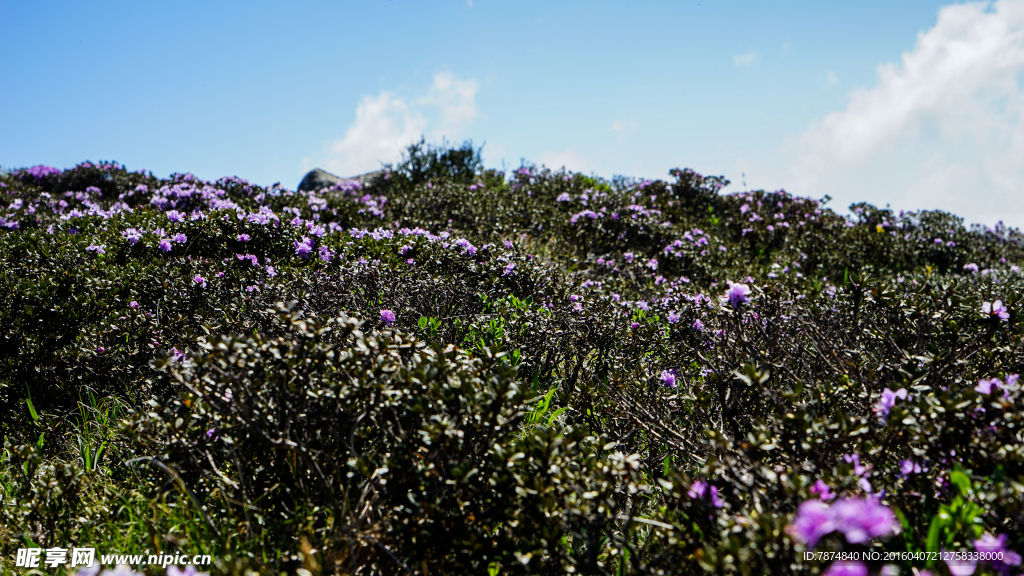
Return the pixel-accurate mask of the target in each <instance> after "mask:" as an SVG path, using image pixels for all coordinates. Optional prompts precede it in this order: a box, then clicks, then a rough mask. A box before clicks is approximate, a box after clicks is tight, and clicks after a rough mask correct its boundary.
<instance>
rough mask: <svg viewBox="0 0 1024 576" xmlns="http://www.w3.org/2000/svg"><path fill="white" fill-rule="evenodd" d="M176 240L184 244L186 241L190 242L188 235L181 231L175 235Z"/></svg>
mask: <svg viewBox="0 0 1024 576" xmlns="http://www.w3.org/2000/svg"><path fill="white" fill-rule="evenodd" d="M174 241H175V242H177V243H178V244H184V243H185V242H188V237H186V236H185V235H184V234H182V233H180V232H179V233H177V234H175V235H174Z"/></svg>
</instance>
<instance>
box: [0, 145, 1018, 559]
mask: <svg viewBox="0 0 1024 576" xmlns="http://www.w3.org/2000/svg"><path fill="white" fill-rule="evenodd" d="M670 176H671V177H672V178H673V180H674V181H672V182H663V181H653V182H652V181H647V180H644V181H634V180H629V179H625V178H618V179H616V180H614V181H611V182H607V181H603V180H600V179H596V178H592V177H587V176H583V175H580V174H570V173H564V172H560V173H553V172H551V171H549V170H545V169H537V168H536V167H532V166H523V167H520V168H519V169H518V170H516V171H515V172H513V173H512V174H511V175H509V176H506V175H505V174H502V173H501V172H498V171H494V170H487V169H484V168H483V167H482V164H481V162H480V159H479V151H478V150H474V149H473V148H472V146H471V145H469V144H467V145H464V146H462V147H461V148H450V149H449V148H444V147H441V148H434V147H430V146H427V145H425V144H424V143H422V142H421V143H420V144H418V145H416V146H414V147H412V148H410V150H409V153H408V155H407V157H406V159H405V161H404V162H403V163H401V164H399V165H396V166H389V167H387V169H386V170H384V171H382V172H381V173H380V174H379V175H378V176H377V177H376V178H374V179H373V180H372V181H370V182H368V183H366V184H365V185H361V184H358V183H354V182H342V183H340V184H338V185H337V186H335V187H333V188H331V189H324V190H319V191H312V192H302V193H296V192H292V191H290V190H286V189H283V188H280V187H278V186H275V187H270V188H264V187H259V186H254V185H251V184H249V183H247V182H245V181H244V180H240V179H237V178H224V179H221V180H219V181H217V182H202V181H199V180H197V179H195V178H194V177H192V176H190V175H188V174H183V175H173V176H172V177H171V178H170V179H167V180H160V179H157V178H154V177H152V176H151V175H148V174H144V173H131V172H128V171H126V170H124V169H123V168H121V167H120V166H118V165H116V164H113V163H100V164H98V165H93V164H91V163H86V164H83V165H80V166H78V167H76V168H74V169H71V170H66V171H60V170H55V169H48V168H45V167H35V168H31V169H26V170H21V171H16V172H14V173H11V174H6V175H3V176H0V185H2V186H0V191H2V194H3V195H2V197H0V198H2V199H0V226H2V228H0V299H2V305H0V326H2V328H0V333H2V335H3V336H2V338H3V340H2V342H0V404H2V408H3V409H2V411H0V415H2V416H0V426H2V427H3V434H4V435H5V440H6V442H5V449H4V452H3V470H2V472H0V495H2V497H3V502H2V505H0V542H2V546H3V550H2V555H3V557H4V558H13V550H14V549H16V548H18V547H23V546H25V545H29V544H38V545H39V546H43V547H49V546H71V545H76V544H92V545H96V546H97V548H99V549H100V550H107V551H109V552H111V553H113V552H117V551H121V552H124V553H136V552H142V551H143V550H154V551H156V550H160V551H171V552H176V551H180V552H184V553H189V554H193V553H196V552H197V551H203V552H204V553H210V554H213V555H215V556H217V557H219V558H220V560H219V564H218V565H217V566H216V567H215V570H216V571H219V572H223V573H243V572H244V571H245V570H250V569H259V570H264V571H276V570H283V571H287V572H293V571H295V570H299V569H300V568H301V569H302V570H306V571H309V572H317V571H324V572H339V573H353V574H394V573H409V574H423V575H426V574H431V573H433V574H439V573H440V574H468V573H473V574H484V573H489V574H553V573H585V574H677V573H694V574H695V573H702V572H706V571H710V572H718V573H742V574H761V573H817V572H820V571H822V570H832V571H833V573H836V571H838V570H839V565H838V564H836V565H833V564H832V561H831V560H830V559H822V558H820V557H815V558H809V557H806V556H805V555H804V552H806V551H808V550H811V549H812V548H813V549H815V550H819V551H820V550H841V551H844V552H846V553H848V558H849V557H851V556H850V554H852V553H866V552H869V551H870V552H872V553H877V554H876V555H875V556H871V557H865V556H861V558H860V560H858V562H859V564H849V565H846V566H844V567H843V568H844V569H847V570H852V571H853V572H850V573H861V574H865V573H871V574H880V573H885V574H893V573H895V572H894V570H897V569H899V570H902V573H905V574H906V573H911V572H910V571H911V570H912V569H917V570H925V569H927V570H930V571H931V572H932V573H933V574H945V573H953V571H955V570H957V569H958V565H957V564H956V561H952V560H951V562H953V563H952V564H951V563H949V562H946V561H945V560H943V559H941V558H939V559H938V560H936V558H934V557H928V556H927V555H922V554H921V553H923V552H935V553H937V552H939V551H940V550H943V549H944V550H947V551H958V552H971V553H977V552H983V553H989V552H994V551H995V552H999V551H1001V553H1002V558H1003V560H1001V561H997V560H992V559H988V558H987V556H979V557H975V558H974V559H973V560H972V559H971V558H970V557H968V558H966V559H964V560H963V561H964V562H968V563H969V562H974V563H975V564H976V572H975V573H978V574H981V573H983V572H984V571H986V570H988V571H989V572H1000V571H1004V570H1010V569H1011V568H1010V566H1011V565H1012V563H1013V560H1014V558H1013V557H1012V556H1011V554H1012V553H1011V552H1010V550H1020V549H1021V545H1022V543H1024V532H1022V522H1024V513H1022V507H1021V492H1022V491H1024V485H1022V484H1021V483H1020V482H1019V478H1020V477H1021V476H1022V472H1024V471H1022V457H1024V440H1022V439H1021V436H1020V434H1021V426H1022V425H1024V422H1022V415H1021V411H1020V408H1019V401H1020V387H1019V384H1018V381H1017V379H1018V376H1017V375H1018V374H1020V372H1021V371H1022V369H1024V347H1022V345H1021V329H1020V324H1019V321H1020V315H1019V314H1020V313H1019V300H1018V298H1019V294H1020V291H1021V288H1022V285H1024V281H1022V278H1021V274H1020V268H1019V266H1020V264H1021V262H1022V261H1024V238H1022V236H1021V234H1020V233H1019V232H1018V231H1017V230H1011V229H1007V228H1005V227H1003V226H1001V225H1000V226H997V227H996V228H994V229H988V228H983V227H973V228H971V229H966V228H964V226H963V224H962V221H961V220H959V219H958V218H956V217H954V216H952V215H949V214H945V213H941V212H922V213H909V214H894V213H892V212H891V211H889V210H886V209H880V208H876V207H873V206H870V205H867V204H859V205H855V206H854V207H853V211H854V215H855V216H854V218H853V219H852V220H849V219H847V218H844V217H843V216H841V215H838V214H836V213H834V212H832V211H831V210H829V209H828V208H827V207H826V206H825V205H824V203H823V202H820V201H817V200H812V199H804V198H796V197H793V196H791V195H789V194H786V193H785V192H783V191H778V192H764V191H756V192H745V193H741V194H733V195H725V196H723V195H721V194H720V193H719V191H720V189H721V187H722V186H723V185H724V184H725V183H726V182H725V181H724V180H723V179H721V178H717V177H705V176H703V175H700V174H697V173H695V172H693V171H691V170H673V171H672V172H671V173H670ZM826 201H827V198H826ZM285 302H287V303H288V304H284V303H285ZM1004 537H1005V539H1004V540H1000V538H1004ZM885 554H888V556H886V555H885ZM865 558H866V560H865ZM999 562H1002V564H1000V563H999ZM830 566H831V568H830ZM959 569H960V570H966V568H964V567H963V566H960V567H959ZM1013 569H1016V568H1013Z"/></svg>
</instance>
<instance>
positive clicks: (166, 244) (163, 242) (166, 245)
mask: <svg viewBox="0 0 1024 576" xmlns="http://www.w3.org/2000/svg"><path fill="white" fill-rule="evenodd" d="M160 249H161V250H163V251H164V252H170V251H171V241H170V240H169V239H167V238H161V239H160Z"/></svg>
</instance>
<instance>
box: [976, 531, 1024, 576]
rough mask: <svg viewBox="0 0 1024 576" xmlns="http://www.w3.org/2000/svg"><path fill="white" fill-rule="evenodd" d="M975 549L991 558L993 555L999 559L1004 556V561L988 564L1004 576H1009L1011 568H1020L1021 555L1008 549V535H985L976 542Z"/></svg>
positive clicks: (990, 561) (991, 561) (992, 561)
mask: <svg viewBox="0 0 1024 576" xmlns="http://www.w3.org/2000/svg"><path fill="white" fill-rule="evenodd" d="M974 549H975V550H977V551H978V552H987V553H988V554H989V557H990V558H991V557H992V556H993V555H995V557H996V558H998V557H999V554H1002V560H998V559H996V560H988V563H989V564H990V565H991V566H992V568H994V569H995V571H996V572H998V573H999V574H1001V575H1003V576H1009V574H1010V567H1011V566H1020V563H1021V556H1020V554H1018V553H1016V552H1014V551H1013V550H1010V549H1009V548H1007V547H1006V534H1000V535H999V536H993V535H991V534H988V533H985V534H983V535H982V536H981V538H979V539H977V540H975V541H974Z"/></svg>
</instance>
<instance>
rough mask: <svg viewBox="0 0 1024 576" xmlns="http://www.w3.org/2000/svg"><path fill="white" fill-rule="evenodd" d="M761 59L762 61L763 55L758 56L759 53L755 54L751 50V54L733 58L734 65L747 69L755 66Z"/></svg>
mask: <svg viewBox="0 0 1024 576" xmlns="http://www.w3.org/2000/svg"><path fill="white" fill-rule="evenodd" d="M760 59H761V55H760V54H758V53H757V52H754V51H753V50H751V51H750V52H747V53H746V54H740V55H739V56H733V57H732V63H733V64H735V65H736V66H746V67H748V68H749V67H750V66H753V65H754V64H756V63H757V61H758V60H760Z"/></svg>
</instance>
